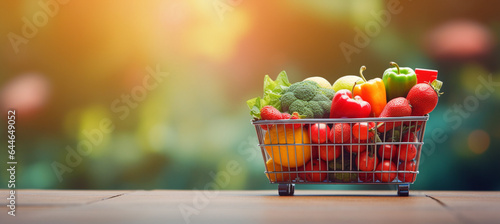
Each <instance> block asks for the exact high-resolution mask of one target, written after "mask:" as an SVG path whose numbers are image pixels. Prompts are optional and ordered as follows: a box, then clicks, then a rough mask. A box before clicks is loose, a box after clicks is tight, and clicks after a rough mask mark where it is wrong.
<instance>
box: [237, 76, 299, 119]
mask: <svg viewBox="0 0 500 224" xmlns="http://www.w3.org/2000/svg"><path fill="white" fill-rule="evenodd" d="M290 85H291V84H290V82H289V81H288V76H287V75H286V72H285V71H282V72H280V74H279V75H278V77H277V78H276V80H274V81H273V80H272V79H271V78H270V77H269V75H266V76H265V77H264V96H263V97H262V98H260V97H256V98H253V99H250V100H248V101H247V105H248V108H249V109H250V115H252V116H253V117H254V118H257V119H261V117H260V109H262V107H264V106H267V105H271V106H273V107H274V108H276V109H278V110H280V111H281V101H280V98H281V95H282V93H283V91H285V90H286V89H287V88H288V87H289V86H290Z"/></svg>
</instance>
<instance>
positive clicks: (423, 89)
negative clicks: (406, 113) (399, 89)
mask: <svg viewBox="0 0 500 224" xmlns="http://www.w3.org/2000/svg"><path fill="white" fill-rule="evenodd" d="M438 97H439V94H438V92H437V91H436V88H435V87H433V86H431V85H430V84H428V83H419V84H416V85H414V86H413V87H412V88H411V89H410V91H409V92H408V95H407V96H406V99H408V101H409V102H410V105H411V106H412V112H411V116H424V115H426V114H428V113H430V112H431V111H432V110H434V108H436V105H437V103H438Z"/></svg>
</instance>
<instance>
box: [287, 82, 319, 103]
mask: <svg viewBox="0 0 500 224" xmlns="http://www.w3.org/2000/svg"><path fill="white" fill-rule="evenodd" d="M293 85H297V87H296V88H294V89H293V93H294V95H295V97H297V99H300V100H304V101H309V100H311V99H312V98H313V97H314V96H316V94H317V92H318V86H317V84H316V83H314V82H310V81H305V82H299V83H295V84H292V86H293Z"/></svg>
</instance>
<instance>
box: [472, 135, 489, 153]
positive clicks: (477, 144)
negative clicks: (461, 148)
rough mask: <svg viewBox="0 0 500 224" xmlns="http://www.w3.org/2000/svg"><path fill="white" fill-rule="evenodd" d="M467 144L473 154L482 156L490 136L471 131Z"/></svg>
mask: <svg viewBox="0 0 500 224" xmlns="http://www.w3.org/2000/svg"><path fill="white" fill-rule="evenodd" d="M467 144H468V145H469V149H470V150H471V151H472V152H473V153H476V154H482V153H484V152H485V151H486V150H487V149H488V147H489V146H490V135H489V134H488V133H487V132H485V131H483V130H475V131H472V132H471V133H470V134H469V138H468V140H467Z"/></svg>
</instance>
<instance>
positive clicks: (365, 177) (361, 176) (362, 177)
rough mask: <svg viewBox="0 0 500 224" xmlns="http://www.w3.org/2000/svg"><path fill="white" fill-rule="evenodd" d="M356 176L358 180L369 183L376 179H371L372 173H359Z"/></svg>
mask: <svg viewBox="0 0 500 224" xmlns="http://www.w3.org/2000/svg"><path fill="white" fill-rule="evenodd" d="M358 176H359V180H360V181H363V182H365V183H371V182H375V181H376V180H375V179H373V173H360V174H359V175H358Z"/></svg>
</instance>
